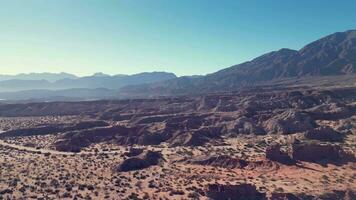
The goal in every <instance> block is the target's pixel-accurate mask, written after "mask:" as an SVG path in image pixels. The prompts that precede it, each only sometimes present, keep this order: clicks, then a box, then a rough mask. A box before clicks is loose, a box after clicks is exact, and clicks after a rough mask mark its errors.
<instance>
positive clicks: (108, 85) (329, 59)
mask: <svg viewBox="0 0 356 200" xmlns="http://www.w3.org/2000/svg"><path fill="white" fill-rule="evenodd" d="M353 74H356V30H350V31H346V32H338V33H334V34H331V35H329V36H326V37H324V38H321V39H320V40H317V41H315V42H312V43H310V44H308V45H306V46H305V47H303V48H302V49H300V50H298V51H297V50H291V49H285V48H284V49H280V50H279V51H273V52H270V53H267V54H264V55H262V56H260V57H257V58H255V59H253V60H251V61H248V62H245V63H242V64H239V65H234V66H231V67H229V68H226V69H223V70H220V71H218V72H215V73H212V74H208V75H206V76H186V77H176V76H175V75H174V74H172V73H166V72H153V73H141V74H135V75H116V76H109V75H106V74H103V73H97V74H95V75H93V76H88V77H73V76H74V75H70V74H65V73H61V74H60V76H59V77H63V76H67V77H66V78H58V77H57V78H54V77H53V76H52V75H53V74H52V75H48V74H47V75H46V76H47V78H39V77H41V76H39V75H32V76H30V75H27V76H25V77H27V78H18V79H20V80H18V79H17V78H16V80H14V78H12V79H6V80H3V81H1V82H0V92H1V91H2V92H3V93H0V99H9V97H12V98H15V97H21V98H26V97H27V98H32V97H33V98H35V97H36V95H37V96H40V97H41V98H42V97H43V98H45V97H46V95H49V96H50V97H51V98H52V97H53V98H54V97H56V96H57V97H59V96H61V97H63V96H64V97H69V96H70V97H73V98H79V97H80V98H87V99H92V98H131V97H147V96H159V95H186V94H199V93H208V92H216V91H231V90H237V89H239V88H243V87H246V86H256V85H264V84H268V83H270V82H274V83H276V82H278V81H280V82H281V83H283V82H282V80H285V79H301V80H302V79H306V78H307V79H308V80H310V78H313V77H327V76H333V77H335V76H340V75H353ZM19 76H20V75H18V76H17V77H19ZM22 76H23V75H22ZM68 76H69V77H68ZM0 77H1V76H0ZM29 77H30V78H29ZM42 77H44V76H42ZM3 79H4V78H3ZM347 79H348V80H349V81H350V77H348V78H347ZM351 79H352V78H351ZM0 80H2V79H1V78H0ZM324 80H325V79H323V81H324ZM333 80H335V78H333ZM51 81H52V82H51ZM355 83H356V80H355ZM80 88H81V89H82V90H83V92H80V91H79V89H80ZM100 88H102V89H100ZM19 90H32V91H27V92H23V91H22V92H16V91H19ZM48 90H58V91H48ZM101 90H102V91H101ZM4 91H9V92H6V93H4ZM24 94H26V95H24ZM39 94H41V95H39ZM49 96H48V97H49ZM43 98H42V99H43Z"/></svg>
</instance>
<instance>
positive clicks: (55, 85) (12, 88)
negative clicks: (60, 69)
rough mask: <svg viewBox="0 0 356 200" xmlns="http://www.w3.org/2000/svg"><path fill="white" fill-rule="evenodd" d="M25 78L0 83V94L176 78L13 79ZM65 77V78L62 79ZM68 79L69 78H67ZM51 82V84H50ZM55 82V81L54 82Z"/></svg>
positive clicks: (37, 76)
mask: <svg viewBox="0 0 356 200" xmlns="http://www.w3.org/2000/svg"><path fill="white" fill-rule="evenodd" d="M20 77H25V78H24V79H9V80H3V81H0V92H16V91H23V90H66V89H73V88H85V89H96V88H106V89H119V88H121V87H124V86H127V85H137V84H145V83H152V82H157V81H164V80H169V79H174V78H176V75H175V74H173V73H167V72H151V73H148V72H145V73H140V74H134V75H115V76H110V75H106V74H103V73H96V74H94V75H93V76H87V77H76V76H74V75H72V76H71V75H69V74H64V73H61V74H48V73H45V74H32V75H30V74H28V75H17V76H13V78H20ZM62 77H67V78H62ZM68 77H69V78H68ZM51 80H52V81H53V82H51ZM54 80H55V81H54Z"/></svg>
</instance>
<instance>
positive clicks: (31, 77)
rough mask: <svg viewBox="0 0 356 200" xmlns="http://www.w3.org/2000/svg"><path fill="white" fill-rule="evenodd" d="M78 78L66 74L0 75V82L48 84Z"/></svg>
mask: <svg viewBox="0 0 356 200" xmlns="http://www.w3.org/2000/svg"><path fill="white" fill-rule="evenodd" d="M75 78H78V77H77V76H75V75H73V74H68V73H64V72H61V73H29V74H24V73H22V74H17V75H0V81H5V80H14V79H15V80H46V81H49V82H55V81H58V80H61V79H75Z"/></svg>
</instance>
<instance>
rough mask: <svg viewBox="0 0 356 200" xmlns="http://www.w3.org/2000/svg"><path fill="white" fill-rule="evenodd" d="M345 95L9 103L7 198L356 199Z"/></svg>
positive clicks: (349, 93)
mask: <svg viewBox="0 0 356 200" xmlns="http://www.w3.org/2000/svg"><path fill="white" fill-rule="evenodd" d="M345 85H346V86H345ZM345 85H342V86H333V87H324V88H322V89H321V88H317V87H309V88H305V87H290V88H279V89H273V87H271V88H270V89H265V90H264V91H261V89H260V88H251V89H248V90H244V91H238V92H224V93H213V94H208V95H203V96H180V97H169V98H168V97H167V98H155V99H132V100H112V101H92V102H84V103H78V102H61V103H58V102H53V103H30V104H19V105H13V104H4V105H0V115H1V116H3V117H1V118H0V122H1V123H0V129H1V130H2V132H1V134H0V138H1V140H0V154H1V156H0V165H1V172H0V173H1V174H0V175H1V176H0V177H1V179H0V196H1V198H2V199H273V200H274V199H350V200H351V199H355V191H354V188H356V183H355V181H354V180H355V178H356V163H355V156H356V155H355V152H356V149H355V148H356V145H355V144H356V129H355V124H356V115H355V113H356V112H355V111H356V104H355V99H356V90H355V87H352V82H351V84H349V85H348V86H347V84H345ZM276 88H277V87H276ZM79 104H80V107H79V106H78V105H79ZM74 107H75V108H76V109H73V108H74Z"/></svg>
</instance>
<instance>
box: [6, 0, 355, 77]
mask: <svg viewBox="0 0 356 200" xmlns="http://www.w3.org/2000/svg"><path fill="white" fill-rule="evenodd" d="M355 10H356V1H354V0H353V1H352V0H338V1H325V0H298V1H295V0H268V1H267V0H244V1H242V0H241V1H239V0H231V1H230V0H0V74H16V73H22V72H25V73H27V72H62V71H65V72H69V73H75V74H78V75H89V74H92V73H95V72H99V71H100V72H104V73H108V74H133V73H138V72H143V71H170V72H174V73H176V74H177V75H192V74H207V73H212V72H214V71H217V70H220V69H223V68H226V67H229V66H231V65H234V64H238V63H241V62H244V61H247V60H250V59H252V58H254V57H256V56H259V55H261V54H263V53H266V52H269V51H272V50H278V49H280V48H285V47H287V48H292V49H300V48H301V47H303V46H304V45H305V44H307V43H309V42H311V41H314V40H316V39H318V38H320V37H322V36H325V35H328V34H331V33H334V32H338V31H345V30H349V29H356V11H355Z"/></svg>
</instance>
